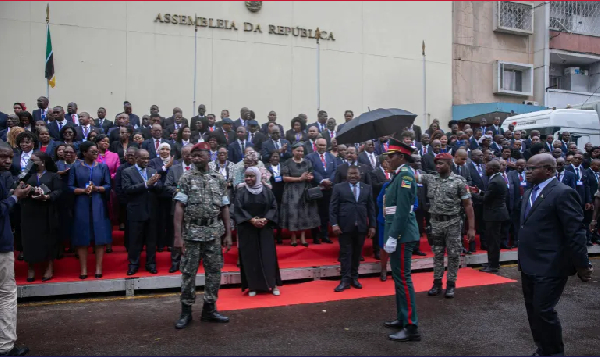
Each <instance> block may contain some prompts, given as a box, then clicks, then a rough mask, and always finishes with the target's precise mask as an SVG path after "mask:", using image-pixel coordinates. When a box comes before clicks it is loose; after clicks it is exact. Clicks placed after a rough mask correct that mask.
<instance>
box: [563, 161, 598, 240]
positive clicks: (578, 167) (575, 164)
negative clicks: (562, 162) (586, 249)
mask: <svg viewBox="0 0 600 357" xmlns="http://www.w3.org/2000/svg"><path fill="white" fill-rule="evenodd" d="M582 163H583V155H582V154H581V153H580V152H577V153H576V154H575V155H573V158H572V159H571V165H569V166H566V167H565V171H571V172H573V173H575V180H576V181H575V191H577V193H578V194H579V198H580V199H581V202H580V203H581V208H582V209H583V210H584V212H585V211H590V210H593V209H594V206H593V203H592V195H593V193H592V192H590V185H589V181H588V175H587V173H586V172H585V168H584V167H583V165H582ZM585 218H588V219H585ZM589 218H591V217H590V216H589V215H588V216H587V217H585V216H584V219H583V224H584V225H586V226H587V225H589V224H590V220H589ZM586 233H587V245H588V246H591V245H592V237H591V235H590V234H589V233H590V232H589V231H588V232H586Z"/></svg>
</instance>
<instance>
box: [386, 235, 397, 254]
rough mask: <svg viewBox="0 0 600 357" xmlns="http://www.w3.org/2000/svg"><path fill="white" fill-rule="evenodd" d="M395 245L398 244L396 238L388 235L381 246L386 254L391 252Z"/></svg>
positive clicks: (394, 249) (393, 250)
mask: <svg viewBox="0 0 600 357" xmlns="http://www.w3.org/2000/svg"><path fill="white" fill-rule="evenodd" d="M397 246H398V240H397V239H394V238H392V237H390V238H388V240H387V241H386V242H385V245H384V246H383V250H385V252H386V253H388V254H392V253H393V252H395V251H396V247H397Z"/></svg>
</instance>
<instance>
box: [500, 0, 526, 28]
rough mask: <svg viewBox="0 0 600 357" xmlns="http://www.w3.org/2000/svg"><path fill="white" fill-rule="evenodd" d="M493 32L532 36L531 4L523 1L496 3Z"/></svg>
mask: <svg viewBox="0 0 600 357" xmlns="http://www.w3.org/2000/svg"><path fill="white" fill-rule="evenodd" d="M494 31H495V32H504V33H511V34H513V35H524V36H528V35H532V34H533V3H532V2H525V1H496V3H495V4H494Z"/></svg>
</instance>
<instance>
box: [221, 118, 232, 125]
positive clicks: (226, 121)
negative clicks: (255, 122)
mask: <svg viewBox="0 0 600 357" xmlns="http://www.w3.org/2000/svg"><path fill="white" fill-rule="evenodd" d="M223 124H233V120H231V119H229V118H223Z"/></svg>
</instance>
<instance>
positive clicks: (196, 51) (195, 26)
mask: <svg viewBox="0 0 600 357" xmlns="http://www.w3.org/2000/svg"><path fill="white" fill-rule="evenodd" d="M197 21H198V15H194V108H193V109H192V113H193V116H196V66H197V63H198V60H197V57H198V50H197V49H198V24H197Z"/></svg>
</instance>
